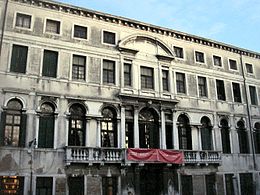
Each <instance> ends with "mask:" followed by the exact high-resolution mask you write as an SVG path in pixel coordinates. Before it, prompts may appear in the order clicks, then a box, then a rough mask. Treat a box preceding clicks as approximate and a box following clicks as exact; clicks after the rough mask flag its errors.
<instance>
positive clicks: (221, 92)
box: [216, 80, 226, 101]
mask: <svg viewBox="0 0 260 195" xmlns="http://www.w3.org/2000/svg"><path fill="white" fill-rule="evenodd" d="M216 86H217V96H218V100H224V101H225V100H226V93H225V86H224V81H223V80H216Z"/></svg>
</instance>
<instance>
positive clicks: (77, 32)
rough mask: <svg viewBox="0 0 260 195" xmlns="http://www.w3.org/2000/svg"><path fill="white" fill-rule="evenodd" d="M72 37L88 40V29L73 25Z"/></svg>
mask: <svg viewBox="0 0 260 195" xmlns="http://www.w3.org/2000/svg"><path fill="white" fill-rule="evenodd" d="M74 37H77V38H81V39H87V38H88V28H87V27H84V26H78V25H74Z"/></svg>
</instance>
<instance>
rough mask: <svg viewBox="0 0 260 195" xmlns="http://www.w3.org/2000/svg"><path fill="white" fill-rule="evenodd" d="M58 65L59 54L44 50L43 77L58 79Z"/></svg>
mask: <svg viewBox="0 0 260 195" xmlns="http://www.w3.org/2000/svg"><path fill="white" fill-rule="evenodd" d="M57 64H58V52H56V51H50V50H44V54H43V66H42V76H46V77H54V78H55V77H56V75H57Z"/></svg>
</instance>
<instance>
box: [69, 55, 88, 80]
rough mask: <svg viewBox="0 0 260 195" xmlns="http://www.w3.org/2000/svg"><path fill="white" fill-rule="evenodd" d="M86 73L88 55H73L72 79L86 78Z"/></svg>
mask: <svg viewBox="0 0 260 195" xmlns="http://www.w3.org/2000/svg"><path fill="white" fill-rule="evenodd" d="M85 75H86V57H85V56H79V55H73V64H72V79H73V80H85Z"/></svg>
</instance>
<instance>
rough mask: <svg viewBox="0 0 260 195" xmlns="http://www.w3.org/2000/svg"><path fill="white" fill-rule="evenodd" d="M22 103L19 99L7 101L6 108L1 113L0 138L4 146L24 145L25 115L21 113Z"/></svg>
mask: <svg viewBox="0 0 260 195" xmlns="http://www.w3.org/2000/svg"><path fill="white" fill-rule="evenodd" d="M22 108H23V105H22V103H21V101H20V100H19V99H12V100H10V101H9V102H8V103H7V110H6V111H4V112H3V113H2V117H1V127H0V139H1V145H4V146H24V145H25V130H26V115H25V114H23V113H22Z"/></svg>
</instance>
